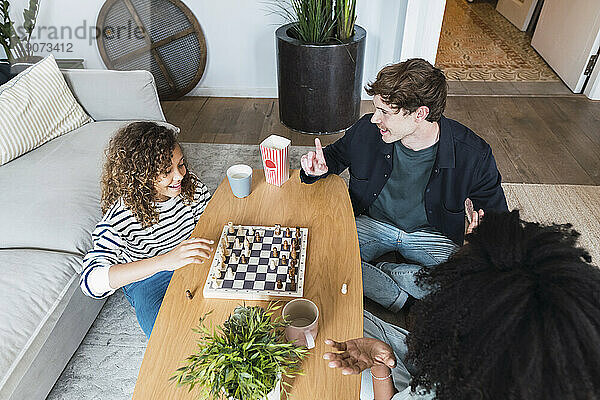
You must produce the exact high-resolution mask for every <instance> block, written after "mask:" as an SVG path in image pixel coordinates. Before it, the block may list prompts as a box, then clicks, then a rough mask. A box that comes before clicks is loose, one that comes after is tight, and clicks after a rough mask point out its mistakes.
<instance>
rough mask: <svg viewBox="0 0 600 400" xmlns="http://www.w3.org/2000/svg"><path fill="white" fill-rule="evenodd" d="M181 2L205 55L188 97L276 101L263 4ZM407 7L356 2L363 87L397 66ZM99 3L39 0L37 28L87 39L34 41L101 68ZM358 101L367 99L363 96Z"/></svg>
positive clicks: (393, 1)
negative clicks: (362, 41) (363, 33)
mask: <svg viewBox="0 0 600 400" xmlns="http://www.w3.org/2000/svg"><path fill="white" fill-rule="evenodd" d="M410 1H415V0H410ZM417 1H422V0H417ZM431 1H436V2H437V1H439V0H431ZM27 2H28V0H13V1H11V7H12V12H11V14H12V15H13V19H14V20H15V22H16V24H17V25H20V24H22V19H21V13H22V9H23V7H24V6H25V5H26V4H27ZM184 2H185V4H186V5H187V6H188V7H189V8H190V9H191V10H192V12H193V13H194V14H195V15H196V18H198V21H199V22H200V25H201V26H202V29H203V31H204V36H205V38H206V43H207V53H208V58H207V64H206V70H205V72H204V76H203V78H202V80H201V81H200V83H199V84H198V86H197V87H196V88H195V89H194V90H193V91H192V92H191V93H190V94H192V95H205V96H241V97H277V63H276V58H275V29H276V28H277V27H278V26H279V25H281V24H282V22H283V20H282V19H281V17H279V16H277V15H274V14H270V13H269V11H268V6H267V5H266V4H265V2H264V1H263V0H220V1H203V0H184ZM408 2H409V0H358V10H357V15H358V19H357V23H358V24H359V25H361V26H363V27H364V28H365V29H366V30H367V43H366V49H365V51H366V54H365V68H364V76H363V84H366V83H367V81H371V80H373V79H374V78H375V76H376V74H377V71H378V70H379V69H381V67H383V66H384V65H386V64H390V63H392V62H396V61H399V58H398V57H399V55H400V54H401V51H400V48H401V46H402V39H403V36H405V32H404V28H405V27H404V21H405V17H406V7H407V4H408ZM103 3H104V1H100V0H86V1H82V0H41V8H40V14H39V18H38V28H40V27H43V26H46V27H48V26H54V27H57V28H59V29H60V27H62V26H70V27H71V28H72V29H75V28H76V27H80V29H79V31H78V32H80V33H82V32H83V26H84V25H85V27H86V29H85V30H86V35H87V36H88V37H87V38H85V39H81V38H79V39H78V38H72V39H69V38H64V39H53V40H50V39H49V38H48V30H47V29H45V30H44V31H43V32H41V34H40V36H41V37H40V38H37V39H36V40H35V41H36V42H52V43H54V44H56V43H72V44H73V52H72V53H61V52H58V53H56V52H55V53H54V54H55V57H57V58H83V59H85V66H86V68H105V66H104V63H103V62H102V59H101V57H100V53H99V52H98V49H97V45H96V41H95V40H94V39H93V37H92V38H90V37H89V29H93V27H94V26H95V24H96V19H97V16H98V13H99V11H100V8H101V7H102V4H103ZM413 36H414V35H413ZM47 53H48V52H47V51H46V52H44V53H41V55H45V54H47ZM402 55H403V56H406V55H405V54H404V53H402ZM434 57H435V53H434ZM363 96H364V97H365V98H368V97H367V96H366V94H365V93H363Z"/></svg>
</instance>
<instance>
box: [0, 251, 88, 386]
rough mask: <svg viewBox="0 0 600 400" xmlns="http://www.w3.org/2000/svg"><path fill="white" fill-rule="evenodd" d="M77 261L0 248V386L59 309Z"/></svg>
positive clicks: (75, 275)
mask: <svg viewBox="0 0 600 400" xmlns="http://www.w3.org/2000/svg"><path fill="white" fill-rule="evenodd" d="M80 263H81V257H79V256H75V255H69V254H61V253H56V252H46V251H38V250H0V304H2V307H0V338H1V340H0V371H2V374H0V387H2V386H3V385H4V383H5V380H6V379H7V378H8V376H10V375H11V373H12V371H13V370H14V369H15V368H16V366H17V365H18V364H19V363H20V362H21V359H22V358H23V357H24V356H25V354H26V352H27V349H28V347H29V346H30V345H31V342H32V341H33V340H34V339H35V338H36V337H37V336H38V335H39V334H43V332H41V331H42V330H44V329H46V328H48V329H51V326H52V325H53V323H55V322H56V320H57V319H58V317H59V316H60V314H61V313H62V309H63V308H64V304H62V301H63V297H64V296H65V294H66V291H67V288H68V287H70V286H71V285H72V284H73V283H77V282H78V280H79V274H78V273H77V270H78V269H79V265H80ZM17 277H19V278H20V279H15V278H17Z"/></svg>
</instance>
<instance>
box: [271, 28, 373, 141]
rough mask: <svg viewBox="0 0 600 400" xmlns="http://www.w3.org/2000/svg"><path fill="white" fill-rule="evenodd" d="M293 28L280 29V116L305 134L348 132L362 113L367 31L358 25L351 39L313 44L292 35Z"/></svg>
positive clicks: (289, 126) (286, 124)
mask: <svg viewBox="0 0 600 400" xmlns="http://www.w3.org/2000/svg"><path fill="white" fill-rule="evenodd" d="M292 26H293V24H287V25H284V26H281V27H279V28H278V29H277V31H275V37H276V40H277V78H278V86H279V118H280V119H281V122H282V123H283V124H284V125H285V126H287V127H288V128H290V129H293V130H295V131H300V132H303V133H311V134H329V133H338V132H342V131H344V130H346V129H347V128H349V127H350V126H352V124H354V123H355V122H356V121H358V118H359V117H360V96H361V91H362V75H363V64H364V58H365V40H366V37H367V32H366V31H365V30H364V29H363V28H361V27H360V26H358V25H355V28H354V29H355V30H354V36H353V37H352V38H351V40H350V41H348V42H347V43H338V44H326V45H310V44H303V43H301V42H300V41H299V40H297V39H295V38H293V37H290V35H289V31H290V28H291V27H292Z"/></svg>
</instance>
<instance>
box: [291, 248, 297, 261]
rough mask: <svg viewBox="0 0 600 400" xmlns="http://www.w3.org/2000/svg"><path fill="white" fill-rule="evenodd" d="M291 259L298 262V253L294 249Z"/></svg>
mask: <svg viewBox="0 0 600 400" xmlns="http://www.w3.org/2000/svg"><path fill="white" fill-rule="evenodd" d="M290 257H292V259H293V260H296V259H297V258H298V252H297V251H296V250H295V249H293V250H292V252H291V253H290Z"/></svg>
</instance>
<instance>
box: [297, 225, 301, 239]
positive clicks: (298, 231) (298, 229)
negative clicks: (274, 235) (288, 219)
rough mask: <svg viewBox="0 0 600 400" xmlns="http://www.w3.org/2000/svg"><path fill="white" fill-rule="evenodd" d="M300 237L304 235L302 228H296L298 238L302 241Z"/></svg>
mask: <svg viewBox="0 0 600 400" xmlns="http://www.w3.org/2000/svg"><path fill="white" fill-rule="evenodd" d="M300 236H302V233H301V232H300V227H298V226H297V227H296V238H297V239H300Z"/></svg>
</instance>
